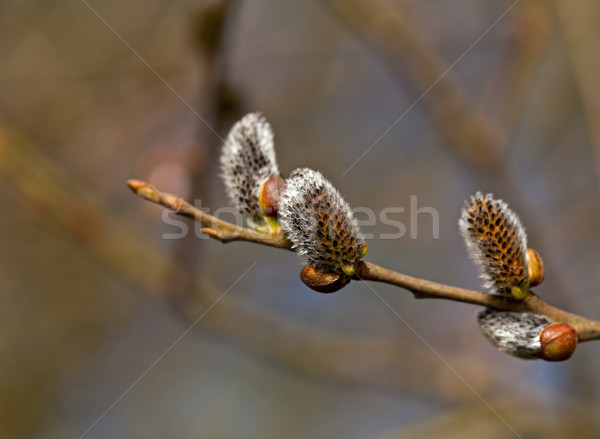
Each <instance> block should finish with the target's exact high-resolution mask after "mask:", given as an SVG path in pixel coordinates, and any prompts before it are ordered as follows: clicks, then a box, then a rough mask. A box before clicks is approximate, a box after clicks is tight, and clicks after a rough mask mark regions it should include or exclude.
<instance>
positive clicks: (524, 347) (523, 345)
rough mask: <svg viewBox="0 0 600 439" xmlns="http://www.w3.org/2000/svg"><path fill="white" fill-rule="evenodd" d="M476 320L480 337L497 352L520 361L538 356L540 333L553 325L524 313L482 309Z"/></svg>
mask: <svg viewBox="0 0 600 439" xmlns="http://www.w3.org/2000/svg"><path fill="white" fill-rule="evenodd" d="M477 321H478V323H479V328H480V329H481V332H483V335H485V337H486V338H487V339H488V340H489V341H490V342H491V343H492V344H493V345H494V346H496V347H497V348H498V349H499V350H501V351H502V352H506V353H507V354H510V355H513V356H515V357H519V358H524V359H533V358H539V357H540V350H541V343H540V332H542V330H543V329H544V328H545V327H546V326H548V325H549V324H551V323H553V322H552V320H550V319H548V318H547V317H544V316H540V315H537V314H532V313H528V312H511V311H500V310H495V309H486V310H485V311H483V312H481V313H480V314H479V315H478V317H477Z"/></svg>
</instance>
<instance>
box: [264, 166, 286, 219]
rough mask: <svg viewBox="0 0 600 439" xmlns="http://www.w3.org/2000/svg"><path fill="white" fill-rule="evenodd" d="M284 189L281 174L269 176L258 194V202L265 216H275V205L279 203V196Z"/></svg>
mask: <svg viewBox="0 0 600 439" xmlns="http://www.w3.org/2000/svg"><path fill="white" fill-rule="evenodd" d="M283 189H285V180H284V179H283V177H282V176H281V174H275V175H271V176H270V177H269V178H268V179H267V181H265V182H264V183H263V184H262V186H261V188H260V192H259V194H258V202H259V203H260V207H261V209H262V211H263V212H264V214H265V215H267V216H275V215H277V205H278V203H279V194H281V192H283Z"/></svg>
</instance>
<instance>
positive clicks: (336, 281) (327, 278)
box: [300, 265, 350, 293]
mask: <svg viewBox="0 0 600 439" xmlns="http://www.w3.org/2000/svg"><path fill="white" fill-rule="evenodd" d="M300 279H302V282H304V284H305V285H306V286H307V287H309V288H310V289H312V290H315V291H317V292H319V293H334V292H336V291H338V290H341V289H342V288H344V287H345V286H346V285H348V283H349V282H350V278H349V277H347V276H344V275H340V274H337V273H325V272H323V271H320V270H318V269H317V268H315V266H314V265H309V266H307V267H304V268H303V269H302V271H301V272H300Z"/></svg>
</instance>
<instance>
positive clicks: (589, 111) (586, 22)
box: [553, 0, 600, 187]
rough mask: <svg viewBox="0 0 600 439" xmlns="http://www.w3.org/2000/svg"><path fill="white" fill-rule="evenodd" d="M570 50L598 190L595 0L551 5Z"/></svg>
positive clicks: (599, 87)
mask: <svg viewBox="0 0 600 439" xmlns="http://www.w3.org/2000/svg"><path fill="white" fill-rule="evenodd" d="M553 4H554V7H555V9H556V13H557V16H558V20H559V23H560V26H561V30H562V33H563V35H564V39H565V41H566V43H567V46H568V48H569V55H570V59H571V67H572V69H573V72H574V76H575V80H576V82H577V88H578V89H579V97H580V99H581V102H582V104H583V108H584V109H585V113H586V116H587V122H588V123H587V126H588V129H589V132H590V138H591V144H592V148H593V152H594V157H595V159H596V160H595V162H596V173H597V181H598V185H599V187H600V81H599V78H598V72H599V71H600V50H598V44H599V43H598V42H599V41H600V26H599V24H600V4H598V2H597V1H595V0H576V1H572V2H569V3H565V2H561V1H560V0H557V1H554V2H553Z"/></svg>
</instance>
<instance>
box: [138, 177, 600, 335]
mask: <svg viewBox="0 0 600 439" xmlns="http://www.w3.org/2000/svg"><path fill="white" fill-rule="evenodd" d="M127 184H128V185H129V187H130V188H131V190H133V192H134V193H136V194H137V195H139V196H140V197H142V198H144V199H146V200H148V201H151V202H153V203H156V204H159V205H161V206H163V207H166V208H167V209H169V210H172V211H173V212H175V213H176V214H179V215H182V216H185V217H188V218H191V219H194V220H196V221H198V222H199V223H200V225H201V226H202V227H201V228H200V230H201V231H202V232H203V233H205V234H207V235H208V236H210V237H211V238H214V239H216V240H218V241H221V242H223V243H228V242H232V241H248V242H252V243H256V244H262V245H268V246H271V247H276V248H280V249H285V250H292V248H291V244H290V242H289V241H288V240H287V239H285V237H284V236H283V235H282V234H281V233H278V234H276V235H271V234H268V233H259V232H256V231H254V230H250V229H248V228H245V227H241V226H238V225H235V224H231V223H229V222H227V221H223V220H220V219H218V218H215V217H213V216H212V215H209V214H207V213H205V212H202V211H201V210H199V209H196V208H195V207H194V206H192V205H191V204H189V203H187V202H186V201H184V200H183V199H182V198H181V197H178V196H176V195H172V194H167V193H162V192H160V191H159V190H158V189H156V188H155V187H154V186H152V185H150V184H148V183H146V182H144V181H142V180H129V181H128V182H127ZM354 279H356V280H363V281H374V282H382V283H386V284H390V285H394V286H397V287H400V288H403V289H405V290H407V291H409V292H411V293H413V295H414V296H415V298H417V299H445V300H452V301H455V302H462V303H470V304H472V305H480V306H485V307H491V308H496V309H501V310H505V311H514V312H531V313H535V314H541V315H545V316H547V317H548V318H550V319H552V320H554V321H557V322H562V323H567V324H569V325H570V326H572V327H573V328H575V330H577V333H578V334H579V340H580V341H587V340H595V339H600V321H597V320H592V319H588V318H586V317H582V316H579V315H576V314H572V313H569V312H567V311H564V310H562V309H559V308H556V307H553V306H551V305H549V304H548V303H546V302H544V301H543V300H542V299H541V298H540V297H539V296H537V295H536V294H534V293H533V292H530V294H529V296H527V298H525V299H524V300H515V299H510V298H506V297H502V296H495V295H491V294H487V293H483V292H480V291H474V290H468V289H465V288H459V287H454V286H450V285H445V284H441V283H437V282H432V281H429V280H425V279H420V278H416V277H412V276H408V275H406V274H402V273H398V272H396V271H393V270H389V269H387V268H383V267H380V266H379V265H376V264H373V263H371V262H362V261H361V262H359V264H358V266H357V270H356V274H355V276H354Z"/></svg>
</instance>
